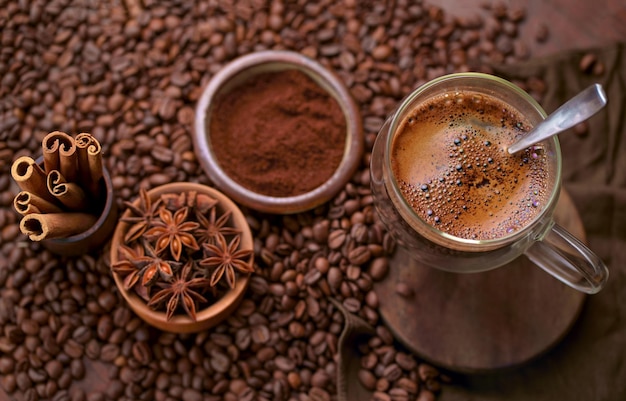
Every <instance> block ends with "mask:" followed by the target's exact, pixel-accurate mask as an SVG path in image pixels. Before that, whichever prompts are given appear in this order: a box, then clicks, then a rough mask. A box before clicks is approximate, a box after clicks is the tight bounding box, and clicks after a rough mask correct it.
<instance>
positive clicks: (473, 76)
mask: <svg viewBox="0 0 626 401" xmlns="http://www.w3.org/2000/svg"><path fill="white" fill-rule="evenodd" d="M460 80H464V81H466V80H473V81H475V82H478V81H484V82H491V83H495V84H497V85H499V86H500V87H501V88H502V89H505V90H508V91H510V92H511V93H513V94H514V95H517V97H519V98H520V100H522V101H525V102H526V103H528V104H529V105H530V106H531V107H532V108H533V109H535V110H536V111H537V112H538V113H539V114H540V116H541V118H542V119H545V118H546V117H547V113H546V112H545V110H544V109H543V107H541V105H540V104H539V103H538V102H537V101H536V100H535V99H534V98H533V97H532V96H530V95H529V94H528V93H527V92H526V91H524V90H523V89H521V88H520V87H519V86H517V85H515V84H514V83H512V82H510V81H507V80H505V79H503V78H500V77H497V76H495V75H491V74H485V73H479V72H462V73H454V74H447V75H443V76H441V77H438V78H435V79H433V80H431V81H429V82H426V83H425V84H423V85H422V86H420V87H418V88H417V89H415V90H414V91H413V92H411V93H410V94H409V95H408V96H406V97H405V98H404V99H403V100H402V102H401V103H400V105H399V106H398V108H397V109H396V111H395V112H394V113H393V114H392V116H391V121H390V124H389V135H387V138H386V143H385V147H386V149H387V151H386V152H384V157H385V159H384V163H385V168H386V169H387V171H389V172H390V175H391V180H390V181H391V183H392V185H391V188H392V190H393V192H394V197H395V198H396V199H397V200H398V201H399V202H400V203H401V206H402V207H403V209H404V210H403V212H404V213H403V212H402V211H399V212H400V215H401V216H402V218H403V219H405V221H406V215H405V213H406V214H408V215H409V216H410V218H412V219H414V220H415V221H418V222H420V229H423V230H424V231H426V232H428V233H429V234H431V235H428V238H429V239H430V238H437V237H441V238H442V239H443V240H442V242H448V243H449V242H452V243H455V244H457V245H458V246H459V247H460V248H461V249H463V250H467V251H483V250H491V249H497V248H500V247H503V246H506V245H508V244H510V243H513V242H515V241H516V240H518V239H519V238H522V237H524V236H526V235H527V234H528V232H529V230H530V228H531V227H534V226H535V225H536V224H537V223H538V222H540V221H541V220H542V219H544V218H545V216H546V215H547V214H549V213H551V212H552V210H553V209H554V207H555V206H556V202H557V200H558V196H559V193H560V189H561V174H562V156H561V147H560V145H559V140H558V138H557V136H556V135H555V136H553V137H551V138H549V139H546V140H545V141H542V143H545V142H548V141H549V142H551V149H552V150H553V151H554V157H555V158H556V164H555V167H556V171H555V175H554V185H553V188H552V193H551V194H550V196H549V198H548V201H547V203H546V205H547V206H546V207H544V208H543V210H542V211H541V212H540V213H538V214H537V216H535V218H534V219H533V220H532V222H530V223H529V224H527V225H526V226H525V227H524V228H523V229H521V230H517V231H515V232H513V233H511V234H510V235H506V236H503V237H500V238H495V239H468V238H462V237H457V236H455V235H451V234H449V233H447V232H445V231H442V230H439V229H437V228H436V227H434V226H432V225H431V224H430V223H428V222H427V221H425V220H424V219H422V218H421V217H420V216H419V215H418V214H417V213H415V211H414V210H413V208H412V207H411V205H410V204H409V203H408V202H407V201H406V199H405V198H404V196H403V195H402V193H401V191H400V188H399V185H398V182H397V179H396V177H395V175H394V174H393V170H392V168H391V152H390V149H391V146H392V144H393V140H394V138H395V133H396V130H397V128H398V125H399V124H400V123H402V121H403V114H404V112H405V110H406V109H407V107H408V106H409V105H411V104H413V101H414V100H415V98H417V97H418V96H421V95H422V94H423V93H424V92H426V91H427V90H429V89H431V88H433V87H434V86H437V85H440V84H442V83H444V82H453V81H460ZM463 85H467V83H463ZM453 88H454V86H452V85H451V86H450V90H451V91H452V90H454V89H453ZM494 95H497V94H495V93H494ZM406 222H407V224H409V226H411V227H413V228H415V226H414V225H413V224H411V222H410V221H406ZM544 231H546V230H544ZM539 234H541V235H543V232H542V233H539Z"/></svg>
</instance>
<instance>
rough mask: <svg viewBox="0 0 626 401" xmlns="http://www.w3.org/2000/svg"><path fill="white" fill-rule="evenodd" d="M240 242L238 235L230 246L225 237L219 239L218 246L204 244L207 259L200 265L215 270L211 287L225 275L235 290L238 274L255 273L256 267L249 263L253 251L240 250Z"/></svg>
mask: <svg viewBox="0 0 626 401" xmlns="http://www.w3.org/2000/svg"><path fill="white" fill-rule="evenodd" d="M240 242H241V235H236V236H235V237H234V238H233V239H232V240H231V241H230V244H226V240H225V239H224V238H223V237H219V238H218V241H217V244H216V245H213V244H206V243H205V244H203V246H204V250H205V252H206V255H207V257H206V258H205V259H203V260H201V261H200V265H201V266H205V267H208V268H211V269H214V270H213V273H212V274H211V281H210V284H211V286H215V285H216V284H217V283H218V282H219V281H220V279H221V278H222V276H224V275H225V276H226V282H227V283H228V285H229V287H230V288H235V281H236V278H235V274H236V272H241V273H252V272H254V267H253V266H251V265H250V263H249V261H248V258H249V257H250V255H252V249H238V248H239V243H240Z"/></svg>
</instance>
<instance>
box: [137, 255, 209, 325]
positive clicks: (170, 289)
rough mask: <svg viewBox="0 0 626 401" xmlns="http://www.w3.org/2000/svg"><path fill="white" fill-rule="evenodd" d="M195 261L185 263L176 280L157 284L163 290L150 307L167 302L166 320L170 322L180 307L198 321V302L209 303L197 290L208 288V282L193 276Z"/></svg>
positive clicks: (150, 303) (149, 304)
mask: <svg viewBox="0 0 626 401" xmlns="http://www.w3.org/2000/svg"><path fill="white" fill-rule="evenodd" d="M192 266H193V261H191V260H189V261H188V262H187V263H185V266H183V268H182V270H181V271H180V273H179V274H177V275H176V277H175V278H174V280H172V281H171V282H168V283H161V282H159V283H157V285H158V286H159V287H161V288H162V289H161V290H160V291H159V292H157V293H156V294H154V296H153V297H152V298H151V299H150V302H148V306H150V307H152V306H156V305H159V304H161V303H162V302H165V301H166V300H167V310H166V318H167V320H170V319H171V318H172V316H173V315H174V313H175V312H176V309H177V308H178V306H179V305H182V307H183V309H184V310H185V312H186V313H187V315H189V317H191V318H192V319H193V320H194V321H195V320H196V302H207V300H206V298H204V297H203V296H202V295H200V293H198V292H197V291H195V290H196V289H201V288H206V287H207V284H208V280H207V279H205V278H202V277H193V275H192V274H191V270H192Z"/></svg>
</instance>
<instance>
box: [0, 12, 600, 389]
mask: <svg viewBox="0 0 626 401" xmlns="http://www.w3.org/2000/svg"><path fill="white" fill-rule="evenodd" d="M14 3H15V2H14ZM148 3H151V4H148ZM152 3H153V2H137V1H132V0H129V1H126V2H122V3H120V4H115V5H112V6H111V7H104V8H103V7H100V8H98V9H94V8H92V7H86V6H85V5H80V4H78V5H73V6H72V7H70V8H67V7H62V6H61V5H59V4H60V3H59V4H57V2H54V1H52V2H48V3H46V4H45V5H43V3H42V4H39V3H37V2H33V4H30V3H29V7H21V6H17V5H16V4H17V3H15V4H12V3H11V2H9V4H7V7H5V8H6V10H7V13H8V14H7V16H8V17H10V18H6V21H5V22H6V24H5V25H6V26H3V29H4V30H3V41H2V49H3V50H4V51H3V53H2V55H0V65H1V66H3V67H0V69H1V68H4V69H5V70H6V71H4V70H3V74H0V75H1V76H2V77H1V78H0V79H1V80H2V82H1V83H2V85H0V99H2V102H3V103H2V107H0V109H2V110H6V112H5V113H4V114H3V115H2V117H1V118H0V121H2V122H1V123H0V125H1V126H2V127H0V128H1V129H0V132H2V133H4V134H5V136H6V138H4V137H3V138H2V140H0V155H1V157H0V171H1V172H2V173H0V206H2V207H0V227H2V231H1V232H0V238H1V241H0V243H2V247H0V253H2V254H1V255H0V326H2V327H3V328H4V330H6V332H4V331H3V333H1V334H0V351H2V352H3V357H2V358H0V374H1V375H2V377H1V378H2V385H3V388H4V390H5V391H8V392H9V393H10V395H9V397H10V398H16V399H24V398H25V396H26V398H34V397H38V398H40V399H70V398H71V399H76V400H82V399H91V400H98V399H103V398H107V399H108V398H110V399H118V398H125V399H136V400H142V399H157V400H165V399H168V398H176V399H189V400H193V399H198V398H199V397H198V394H200V395H202V398H203V399H205V400H209V401H212V400H218V399H219V400H222V399H226V400H230V399H240V400H246V399H259V400H265V399H267V400H269V399H284V400H288V399H295V398H298V397H300V398H301V399H308V400H317V401H319V400H327V399H332V398H333V396H334V392H335V390H336V383H335V379H334V377H335V373H336V364H335V363H334V358H335V357H336V354H337V352H338V351H337V349H336V348H337V338H338V336H339V335H340V334H341V330H342V328H343V325H344V322H343V320H342V318H341V315H340V314H339V313H338V312H337V310H336V308H335V307H334V306H333V305H331V304H330V303H329V302H328V301H327V299H328V298H329V297H332V298H335V299H337V300H338V301H339V302H341V303H342V304H343V305H344V306H345V307H346V308H347V309H349V310H350V311H351V312H352V313H355V314H358V315H359V316H360V317H362V318H365V319H366V320H367V321H368V322H370V323H372V325H374V326H376V327H377V332H378V331H380V332H379V333H378V336H377V337H375V338H377V341H378V342H377V343H376V341H372V342H367V344H366V346H367V347H368V349H367V350H365V351H364V357H363V360H364V361H365V363H364V362H363V361H362V362H361V363H362V367H363V371H368V372H370V374H372V375H375V373H376V374H378V373H380V374H382V373H383V372H384V371H385V369H388V371H387V373H388V374H390V375H391V377H395V376H396V375H397V373H395V372H396V370H395V369H394V368H390V366H392V365H396V366H398V367H399V369H400V370H401V371H402V377H400V378H398V379H397V380H395V381H393V382H389V380H387V379H384V380H383V378H376V377H375V378H374V380H375V382H376V385H374V386H373V387H372V386H371V385H370V387H372V389H374V390H379V392H381V393H382V394H384V395H381V394H378V395H376V396H375V397H383V398H384V397H385V396H387V397H390V399H394V400H400V399H404V398H403V397H404V394H405V393H404V392H406V393H407V394H410V395H411V397H416V396H417V392H418V389H417V387H411V385H410V384H409V383H412V384H414V385H415V386H416V384H415V383H416V381H411V380H410V379H408V378H407V377H410V375H411V372H413V373H412V374H413V375H414V376H415V375H418V373H416V370H417V371H418V372H419V371H420V369H419V368H418V369H415V367H414V365H415V364H418V366H422V365H421V363H420V361H419V359H417V358H415V357H413V356H411V355H409V354H408V353H406V352H404V351H400V350H399V346H398V345H397V344H395V343H394V341H393V338H392V337H391V336H390V334H389V333H388V332H385V331H381V330H379V329H378V327H384V323H382V322H381V321H380V318H379V315H378V313H377V308H378V299H377V296H376V293H375V292H374V291H373V282H375V281H380V280H383V279H384V278H385V277H386V276H387V273H388V270H389V266H388V259H387V256H388V255H390V254H391V253H393V251H394V248H395V241H394V240H393V238H392V236H391V235H390V234H389V233H388V232H386V231H385V229H384V228H383V226H382V224H381V223H380V222H379V221H378V220H377V218H376V211H375V210H374V205H373V203H374V199H373V197H372V193H371V190H370V176H369V169H368V168H367V167H363V166H362V168H360V169H359V171H357V172H355V174H354V175H353V177H352V179H351V181H350V182H349V183H348V184H346V185H345V186H344V188H342V189H341V190H340V192H339V194H337V196H335V197H334V198H333V199H331V200H330V201H329V202H328V204H327V205H321V206H320V207H318V208H316V209H314V210H313V211H311V212H306V213H299V214H297V215H290V216H284V217H279V218H275V217H270V216H264V215H262V214H257V213H256V212H254V211H251V210H245V214H246V220H247V221H248V222H249V225H250V227H251V228H252V230H253V234H254V237H255V256H257V257H256V258H255V260H256V261H258V264H259V268H258V269H257V272H256V273H255V274H254V275H252V277H251V280H250V285H249V288H248V291H247V292H246V295H245V299H244V301H243V302H242V304H241V306H240V308H239V310H237V311H236V312H235V313H234V314H233V315H232V316H231V317H229V318H228V319H227V320H226V321H225V322H224V323H222V324H220V325H219V326H217V327H216V328H215V329H212V330H211V334H207V333H200V334H187V335H183V336H180V338H179V336H176V335H171V336H170V335H167V334H160V333H158V332H155V331H154V330H152V328H149V326H148V325H147V324H145V323H143V322H142V321H141V320H140V319H139V318H138V317H136V316H135V315H134V314H133V313H132V312H131V311H130V310H129V308H128V307H127V305H126V304H125V303H124V302H123V301H121V298H120V297H118V296H117V293H116V292H117V290H116V289H115V286H114V283H113V281H112V278H111V276H110V270H109V269H110V266H109V261H108V255H107V252H108V251H107V250H106V249H104V250H103V251H101V252H99V253H95V254H94V255H85V256H82V257H79V258H76V259H75V260H73V259H71V260H66V259H63V258H60V257H57V255H54V254H52V253H51V252H49V251H47V250H45V249H44V248H43V247H41V245H40V244H36V243H33V242H32V241H26V242H25V241H23V238H22V236H21V235H20V232H19V224H18V223H19V219H18V217H19V216H16V215H15V213H14V212H13V211H12V210H10V207H11V203H12V200H13V196H14V193H13V186H12V185H11V178H10V177H9V175H8V174H7V171H8V170H7V169H8V168H9V166H8V165H7V163H6V161H8V160H14V159H15V158H17V157H18V156H19V155H22V154H36V153H37V152H38V151H40V150H41V136H42V135H43V134H44V133H45V132H50V131H52V130H54V129H61V130H65V131H67V132H70V133H77V132H87V131H89V132H92V133H93V134H94V135H95V136H96V137H97V138H98V140H99V141H100V142H101V143H102V145H103V149H104V150H106V152H105V153H104V162H105V164H106V166H107V168H108V169H109V172H110V173H111V176H112V177H113V181H114V188H115V191H116V194H117V195H118V196H117V202H118V206H120V209H121V210H123V209H124V204H123V202H124V201H129V200H132V199H134V198H136V197H137V196H138V193H139V189H140V188H146V189H147V188H151V187H154V186H156V185H160V184H162V183H166V182H172V181H191V182H200V183H207V184H208V183H210V182H209V178H208V177H207V176H206V174H205V173H204V171H203V170H202V168H201V166H200V165H199V163H198V160H197V158H196V155H195V153H194V151H193V145H192V142H193V141H192V139H191V138H192V133H191V129H190V127H191V125H192V124H193V118H194V107H195V103H196V102H197V100H198V99H199V97H200V94H201V90H202V87H203V84H204V83H206V82H207V80H208V78H209V77H210V76H212V75H214V74H215V73H216V72H217V71H219V70H220V69H221V68H222V67H223V66H224V64H225V63H226V62H227V61H229V60H231V59H234V58H235V57H236V56H238V55H241V54H247V53H249V52H251V51H254V50H258V49H265V48H272V47H276V46H278V47H281V48H290V49H294V50H296V51H300V52H301V53H303V54H306V55H309V56H311V57H314V58H319V59H320V61H321V62H322V63H323V64H325V65H327V66H328V67H330V68H331V69H334V70H336V71H337V72H338V75H339V76H340V77H341V78H342V79H343V80H344V82H345V83H346V86H347V87H348V88H349V90H350V92H351V93H352V94H353V96H354V97H355V99H356V100H357V103H358V105H359V106H360V108H361V109H362V110H363V111H364V114H365V115H366V117H364V119H363V128H364V131H365V132H364V134H365V144H366V149H371V147H372V145H373V142H374V140H375V138H376V133H377V132H378V130H380V128H381V126H382V125H383V123H384V121H385V119H386V116H387V115H388V113H389V110H392V109H393V107H395V105H396V104H397V102H398V101H399V100H400V99H401V98H402V97H404V96H405V95H406V94H408V93H409V92H410V91H411V90H412V89H413V88H414V87H416V86H418V85H419V84H421V83H423V82H425V81H426V80H428V79H431V78H434V77H436V76H439V75H442V74H443V73H446V72H452V71H466V70H470V69H471V70H477V71H482V70H488V67H487V64H488V63H491V64H493V63H498V62H510V61H515V60H520V59H524V58H527V57H529V56H530V53H529V51H528V49H529V46H528V45H527V44H524V43H522V42H521V41H519V40H517V38H516V35H517V33H518V31H519V26H518V22H519V21H522V20H523V19H524V18H525V13H524V10H523V9H509V8H508V7H506V6H505V5H497V6H496V7H494V8H492V9H490V10H488V13H487V14H489V15H486V16H484V17H476V18H465V19H463V20H459V21H457V20H455V21H454V22H451V20H450V18H449V16H447V15H445V12H444V11H443V10H442V9H441V8H439V7H436V6H426V5H422V4H414V5H411V7H410V8H409V9H407V10H404V9H403V12H402V13H400V12H399V11H398V10H400V7H402V6H403V5H402V4H400V3H398V4H395V3H393V2H392V3H391V6H390V7H391V8H390V9H389V10H384V9H383V8H381V7H377V6H376V7H374V8H371V7H361V6H360V5H359V4H357V5H356V6H352V5H346V4H343V3H337V4H333V5H331V6H330V7H325V6H324V5H322V4H315V3H309V4H307V5H306V6H305V7H304V13H303V12H301V11H302V10H301V9H300V8H298V7H300V5H298V4H296V3H293V4H292V3H289V2H287V3H284V4H283V3H282V2H272V3H271V4H270V6H268V7H266V8H263V7H260V8H258V9H257V8H254V9H251V8H246V7H229V6H227V5H225V4H221V3H220V2H218V3H220V4H217V5H215V6H213V5H211V6H209V5H208V3H206V2H199V3H198V4H194V6H193V7H191V8H190V7H187V6H185V5H183V4H182V3H180V2H168V3H166V4H160V3H158V2H157V3H158V4H157V3H155V4H152ZM357 3H358V2H357ZM198 15H201V16H202V18H199V17H198ZM294 15H296V16H297V17H295V19H294V17H293V16H294ZM337 15H342V16H346V17H345V18H337V17H336V16H337ZM407 15H408V16H410V17H411V18H413V19H414V20H415V21H413V22H412V23H413V25H412V27H413V29H412V30H411V32H409V31H407V30H403V29H399V28H398V27H402V26H404V25H406V21H407V20H406V18H408V17H407ZM57 17H59V18H57ZM61 17H62V18H61ZM55 18H56V19H59V20H62V21H63V23H60V24H50V21H51V20H52V19H55ZM198 18H199V19H198ZM104 22H106V24H105V23H104ZM382 26H386V27H389V29H382V28H380V27H382ZM377 27H378V28H377ZM544 28H545V29H544V32H543V34H541V32H537V36H536V39H537V40H546V39H547V37H548V31H547V28H546V27H545V26H544ZM339 37H340V38H342V40H341V41H337V40H335V39H336V38H339ZM35 44H37V46H35ZM418 50H419V52H418ZM418 53H419V54H418ZM584 68H585V70H586V71H587V72H589V73H590V74H601V73H603V72H604V71H603V70H604V68H605V67H604V66H603V65H602V63H600V62H598V61H596V62H589V61H586V64H585V66H584ZM526 84H527V85H528V90H529V91H530V92H531V93H532V95H533V96H536V97H539V96H542V95H543V94H545V92H546V91H547V89H548V88H547V87H546V84H545V83H544V82H543V81H541V80H539V79H536V80H528V82H527V83H526ZM2 133H0V136H1V135H2ZM369 157H370V155H369V154H366V156H364V161H365V162H366V163H364V165H365V164H369V163H368V162H369ZM16 245H18V246H16ZM318 333H319V334H318ZM302 340H307V341H302ZM383 347H391V348H393V349H394V352H385V353H381V354H376V350H378V349H381V348H383ZM387 351H388V350H387ZM213 354H215V355H216V357H215V358H213ZM83 355H86V356H87V357H88V358H89V360H87V359H83ZM392 356H393V358H392ZM52 361H56V362H55V363H53V362H52ZM76 361H83V362H82V364H83V365H82V369H83V370H88V369H90V366H92V364H93V365H94V366H98V368H99V369H100V368H101V369H102V371H106V372H107V375H108V376H109V378H110V380H111V384H110V385H109V386H108V387H107V390H106V396H105V394H102V393H99V392H85V391H80V390H74V389H75V388H80V386H74V385H73V383H74V381H75V380H76V379H75V377H74V376H82V375H83V373H82V372H81V365H80V362H76ZM57 364H60V365H57ZM213 365H215V366H213ZM422 370H424V368H422ZM321 372H324V373H321ZM19 373H25V374H26V376H27V378H28V380H29V381H30V382H31V383H29V384H31V385H32V386H30V387H29V388H28V389H26V390H21V388H22V387H25V384H26V379H25V378H24V376H23V375H21V376H20V379H19V381H20V383H21V385H22V386H21V387H20V386H19V385H18V374H19ZM422 373H423V372H422ZM84 374H87V372H85V373H84ZM42 375H47V376H48V378H47V379H46V381H45V383H44V382H41V380H42ZM122 375H123V376H124V378H125V379H129V380H130V382H129V383H128V384H124V383H122V382H121V379H120V378H121V376H122ZM427 376H428V378H427V379H426V380H423V379H421V378H420V380H422V381H423V382H424V383H426V384H424V387H425V388H424V389H422V391H420V392H419V397H422V398H424V397H434V395H433V391H435V390H436V388H437V383H438V381H439V380H443V379H442V377H441V375H439V374H437V375H434V376H433V375H432V374H428V375H427ZM139 378H141V379H139ZM198 378H200V379H198ZM238 381H239V382H242V383H244V384H246V386H247V387H245V388H244V387H239V386H238V385H236V383H238ZM428 383H430V384H428ZM33 389H34V391H33ZM111 389H112V390H111ZM14 392H20V393H21V394H19V395H16V397H12V393H14ZM385 393H386V394H385Z"/></svg>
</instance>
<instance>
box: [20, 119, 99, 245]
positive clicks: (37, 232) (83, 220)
mask: <svg viewBox="0 0 626 401" xmlns="http://www.w3.org/2000/svg"><path fill="white" fill-rule="evenodd" d="M42 150H43V168H42V166H41V165H39V164H37V162H36V161H35V160H34V159H33V158H31V157H28V156H22V157H20V158H18V159H17V160H16V161H15V162H14V163H13V165H12V166H11V175H12V177H13V180H15V182H16V183H17V185H18V186H19V188H20V189H21V191H20V192H19V193H18V194H17V195H16V196H15V199H14V200H13V206H14V208H15V210H17V212H18V213H20V214H21V215H22V216H23V217H22V220H21V222H20V229H21V231H22V233H24V234H25V235H27V236H28V237H29V238H30V239H31V240H33V241H41V240H44V239H53V238H66V237H70V236H72V235H76V234H79V233H81V232H84V231H86V230H87V229H89V228H90V227H91V226H93V225H94V223H95V222H96V220H97V218H98V212H99V211H98V210H97V208H96V209H94V205H97V204H100V203H101V202H100V200H101V197H102V193H101V185H100V182H101V179H102V171H103V167H102V148H101V146H100V143H99V142H98V140H97V139H96V138H94V137H93V136H92V135H91V134H87V133H82V134H78V135H77V136H76V138H72V137H71V136H70V135H68V134H66V133H64V132H60V131H54V132H51V133H49V134H48V135H46V137H45V138H44V140H43V142H42Z"/></svg>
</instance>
